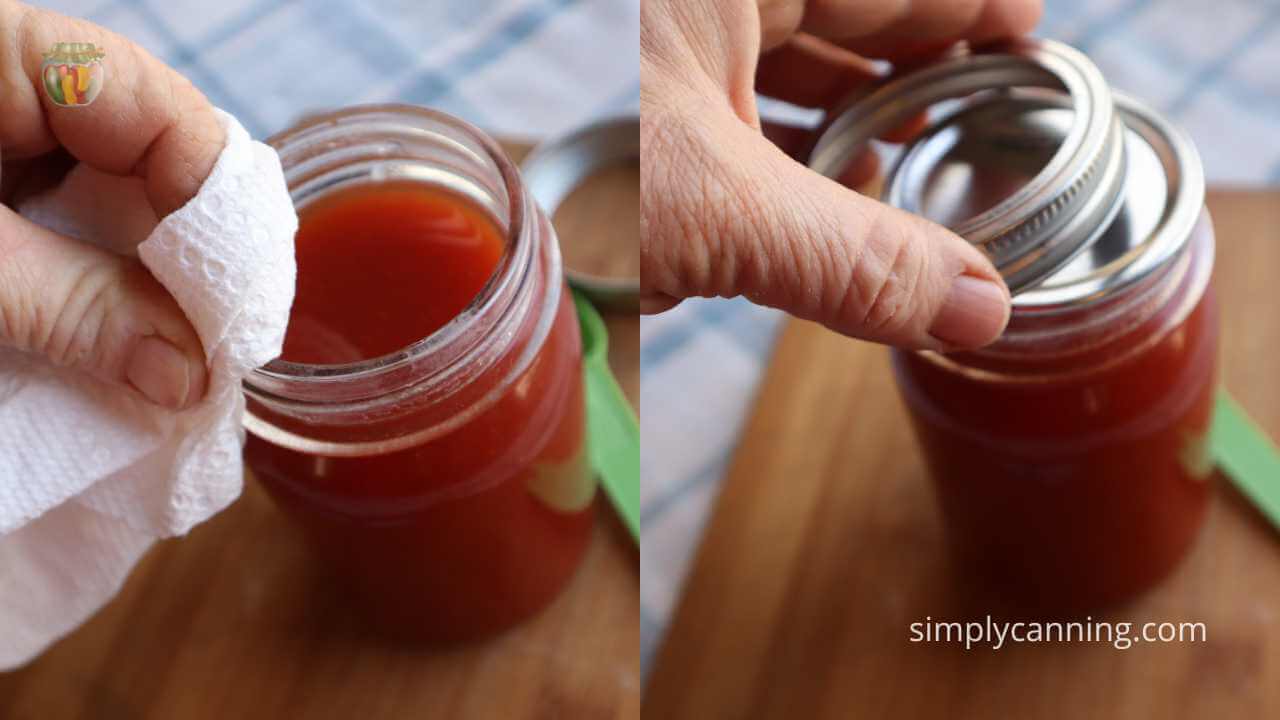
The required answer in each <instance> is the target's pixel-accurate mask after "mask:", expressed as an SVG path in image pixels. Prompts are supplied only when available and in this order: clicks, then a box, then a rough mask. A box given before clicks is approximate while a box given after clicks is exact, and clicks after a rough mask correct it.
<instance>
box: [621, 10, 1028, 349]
mask: <svg viewBox="0 0 1280 720" xmlns="http://www.w3.org/2000/svg"><path fill="white" fill-rule="evenodd" d="M1039 15H1040V4H1039V2H1038V0H962V1H960V2H952V1H950V0H930V1H929V2H910V3H906V2H875V1H874V0H807V1H806V0H759V2H758V4H757V2H755V1H754V0H645V2H644V3H643V4H642V6H641V24H640V27H641V29H640V63H641V78H642V82H641V155H642V163H641V187H642V192H641V196H642V200H641V203H642V204H641V230H640V237H641V244H640V254H641V277H642V292H643V297H642V300H641V303H642V310H643V311H644V312H657V311H661V310H663V309H666V308H669V307H671V306H672V305H674V304H675V303H677V302H679V300H680V299H681V298H684V297H688V296H695V295H700V296H725V297H732V296H735V295H744V296H746V297H747V298H749V299H751V300H753V301H755V302H758V303H760V304H763V305H769V306H772V307H778V308H782V309H783V310H786V311H788V312H790V313H792V314H794V315H796V316H798V317H801V318H805V319H810V320H816V321H818V322H821V323H822V324H824V325H826V326H827V327H830V328H832V329H833V330H836V331H838V332H842V333H845V334H847V335H851V336H854V337H860V338H864V339H868V340H874V341H877V342H884V343H889V344H892V345H898V346H902V347H909V348H930V349H957V348H970V347H978V346H982V345H985V344H987V343H989V342H991V341H993V340H995V339H996V338H997V337H998V336H999V335H1000V333H1001V332H1002V331H1003V330H1004V326H1005V324H1006V323H1007V322H1008V317H1009V307H1010V305H1009V293H1008V290H1007V288H1006V287H1005V285H1004V282H1003V281H1002V280H1001V279H1000V276H999V274H998V273H997V272H996V270H995V268H993V267H992V265H991V263H990V262H989V261H988V260H987V259H986V258H985V257H984V256H983V255H982V253H981V252H979V251H978V250H977V249H976V248H974V247H973V246H972V245H970V244H969V243H968V242H966V241H965V240H963V239H962V238H960V237H959V236H957V235H955V234H953V233H951V232H950V231H948V230H946V229H945V228H943V227H941V226H939V225H936V224H934V223H932V222H929V221H927V220H924V219H923V218H920V217H917V216H914V215H911V214H909V213H906V212H903V211H901V210H898V209H896V208H892V207H889V206H887V205H884V204H882V203H879V202H876V201H874V200H872V199H870V198H867V197H865V196H863V195H860V194H858V193H856V192H854V191H852V190H850V189H848V188H846V187H844V186H842V185H841V184H839V183H836V182H834V181H832V180H829V179H827V178H825V177H822V176H820V175H818V174H817V173H814V172H812V171H810V170H809V169H807V168H805V167H804V166H803V165H801V164H799V163H797V162H795V161H794V160H792V159H791V158H790V157H788V155H787V154H786V152H784V150H783V148H784V147H787V146H788V145H789V144H793V143H794V140H795V138H794V137H787V136H786V134H779V135H773V137H774V140H775V141H776V144H775V141H771V140H770V139H768V138H766V137H765V134H764V133H762V128H761V123H760V119H759V116H758V113H757V110H756V102H755V91H756V90H759V91H760V92H761V93H762V94H765V95H769V96H772V97H776V98H779V99H781V100H785V101H788V102H791V103H794V104H797V105H802V106H807V107H815V108H823V109H826V108H829V107H830V106H831V105H832V104H833V103H835V102H836V101H838V100H839V99H840V98H841V97H843V96H845V95H846V94H847V93H848V92H849V91H850V90H851V89H853V88H854V87H856V86H857V85H859V84H863V83H866V82H869V81H870V80H871V79H872V78H873V77H875V73H874V70H873V67H872V64H871V63H870V62H868V61H867V60H865V59H864V58H877V59H885V60H889V61H891V62H899V61H910V60H913V59H914V60H917V61H918V60H919V59H920V58H921V57H923V56H927V55H929V54H931V53H936V52H938V51H939V50H941V49H944V48H946V47H947V46H949V45H950V44H952V43H954V42H956V41H958V40H968V41H971V42H983V41H987V40H993V39H997V38H1001V37H1006V36H1014V35H1020V34H1023V33H1026V32H1028V31H1029V30H1030V29H1031V28H1032V27H1033V26H1034V25H1035V23H1036V21H1037V20H1038V19H1039ZM762 52H764V53H765V54H763V55H761V53H762ZM855 53H856V54H855ZM899 139H900V138H899ZM780 145H781V146H782V147H780ZM854 170H855V171H856V170H857V169H856V168H855V169H854ZM862 171H863V174H865V171H866V168H865V167H863V168H862Z"/></svg>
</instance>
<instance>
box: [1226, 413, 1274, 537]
mask: <svg viewBox="0 0 1280 720" xmlns="http://www.w3.org/2000/svg"><path fill="white" fill-rule="evenodd" d="M1209 442H1210V448H1211V451H1212V453H1213V459H1214V462H1216V463H1217V464H1218V468H1219V469H1221V470H1222V472H1223V473H1225V474H1226V476H1227V477H1229V478H1231V481H1232V482H1233V483H1234V484H1235V486H1236V487H1237V488H1239V489H1240V492H1242V493H1244V495H1245V497H1247V498H1249V499H1250V500H1251V501H1252V502H1253V504H1254V505H1255V506H1256V507H1257V508H1258V510H1260V511H1261V512H1262V514H1263V515H1265V516H1266V517H1267V519H1269V520H1270V521H1271V524H1273V525H1275V526H1276V527H1277V528H1280V451H1277V450H1276V447H1275V446H1274V445H1272V444H1271V441H1270V440H1269V439H1267V435H1266V433H1264V432H1263V431H1262V429H1261V428H1259V427H1258V426H1257V424H1255V423H1254V422H1253V421H1252V420H1250V419H1249V416H1248V415H1247V414H1245V411H1244V409H1243V408H1241V407H1240V405H1239V404H1238V403H1236V401H1235V400H1234V399H1232V397H1231V396H1230V395H1228V394H1227V391H1226V390H1219V391H1218V398H1217V405H1216V407H1215V408H1214V413H1213V429H1212V430H1211V431H1210V440H1209Z"/></svg>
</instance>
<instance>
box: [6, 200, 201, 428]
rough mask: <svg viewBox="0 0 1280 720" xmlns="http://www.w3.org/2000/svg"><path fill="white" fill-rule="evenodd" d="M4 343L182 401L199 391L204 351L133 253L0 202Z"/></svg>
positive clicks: (158, 397) (160, 398) (150, 395)
mask: <svg viewBox="0 0 1280 720" xmlns="http://www.w3.org/2000/svg"><path fill="white" fill-rule="evenodd" d="M0 345H8V346H13V347H16V348H18V349H20V350H24V351H27V352H31V353H36V354H39V355H42V356H44V357H46V358H48V359H49V360H51V361H53V362H54V363H55V364H58V365H63V366H69V367H75V368H77V369H81V370H84V371H86V372H89V373H91V374H93V375H96V376H98V377H100V378H103V379H105V380H108V381H111V382H116V383H120V384H122V385H128V386H131V387H133V388H134V389H135V390H137V391H138V392H139V393H141V394H142V396H144V397H145V398H147V399H148V400H150V401H151V402H154V403H156V404H158V405H161V406H164V407H168V408H173V409H181V408H185V407H188V406H189V405H191V404H192V403H194V402H196V401H198V400H200V399H201V398H202V397H203V396H204V392H205V386H206V383H207V374H206V370H205V366H204V351H203V350H202V348H201V345H200V340H199V338H198V337H197V336H196V333H195V331H194V330H193V329H192V328H191V325H190V324H189V323H188V322H187V320H186V318H185V317H184V316H183V314H182V311H181V310H180V309H179V308H178V305H177V303H176V302H174V300H173V298H172V297H170V295H169V294H168V293H167V292H166V291H165V290H164V288H163V287H161V285H160V284H159V283H158V282H156V280H155V278H153V277H152V276H151V275H150V274H149V273H148V272H147V271H146V269H145V268H143V267H142V265H141V264H139V263H138V262H137V261H136V260H132V259H127V258H123V257H121V256H118V255H115V254H112V253H110V252H107V251H105V250H101V249H99V248H96V247H92V246H90V245H88V244H85V243H81V242H77V241H74V240H71V239H69V238H66V237H63V236H61V235H58V234H56V233H53V232H51V231H49V230H46V229H44V228H43V227H41V226H39V225H36V224H34V223H32V222H29V221H27V220H26V219H24V218H22V217H21V216H19V215H17V214H16V213H14V212H13V211H11V210H10V209H8V208H7V207H4V206H3V205H0Z"/></svg>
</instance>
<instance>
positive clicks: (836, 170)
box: [808, 39, 1125, 293]
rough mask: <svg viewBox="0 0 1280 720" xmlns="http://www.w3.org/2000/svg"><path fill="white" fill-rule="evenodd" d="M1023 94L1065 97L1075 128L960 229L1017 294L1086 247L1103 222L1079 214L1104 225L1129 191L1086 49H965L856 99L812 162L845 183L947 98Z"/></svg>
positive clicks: (1049, 44)
mask: <svg viewBox="0 0 1280 720" xmlns="http://www.w3.org/2000/svg"><path fill="white" fill-rule="evenodd" d="M1016 87H1040V88H1048V89H1052V90H1060V91H1063V92H1065V93H1066V94H1067V96H1068V97H1069V98H1070V100H1071V104H1072V108H1073V110H1074V115H1073V120H1072V123H1071V128H1070V130H1069V131H1068V132H1067V134H1066V136H1065V138H1064V139H1063V142H1062V143H1061V145H1060V146H1059V148H1058V150H1057V151H1056V152H1055V153H1054V155H1053V157H1052V158H1051V159H1050V160H1049V162H1048V163H1047V164H1046V165H1045V167H1044V168H1043V169H1042V170H1041V171H1040V172H1039V173H1038V174H1037V175H1036V176H1035V177H1034V178H1032V179H1031V180H1030V181H1029V182H1027V183H1026V184H1025V185H1024V186H1023V187H1021V188H1019V189H1018V190H1016V191H1015V192H1013V193H1012V194H1011V195H1010V196H1009V197H1007V198H1005V199H1003V200H1002V201H1000V202H998V203H997V204H996V205H995V206H994V207H991V208H989V209H987V210H985V211H983V212H981V213H979V214H978V215H975V216H973V217H971V218H968V219H965V220H962V221H960V222H959V223H957V224H955V225H953V226H952V228H951V229H952V230H954V231H955V232H956V233H957V234H959V235H961V236H963V237H964V238H965V239H967V240H969V241H970V242H971V243H973V244H974V245H975V246H977V247H978V248H979V249H980V250H982V251H983V252H984V253H985V254H986V255H987V257H988V258H990V259H991V261H992V263H993V264H994V265H995V266H996V268H997V270H999V271H1000V273H1001V275H1002V276H1003V277H1004V278H1005V281H1006V283H1007V284H1008V285H1009V288H1010V290H1011V291H1013V292H1015V293H1016V292H1018V291H1020V290H1022V289H1024V288H1027V287H1030V286H1032V285H1034V284H1035V283H1037V282H1039V281H1040V280H1043V279H1044V278H1045V277H1047V276H1048V275H1049V274H1050V273H1052V272H1053V271H1054V270H1056V269H1057V268H1059V267H1061V266H1062V265H1064V264H1065V263H1066V262H1067V261H1069V260H1070V259H1071V258H1072V257H1073V256H1074V255H1075V254H1076V253H1077V252H1078V251H1080V250H1081V249H1083V248H1084V247H1085V245H1086V244H1087V243H1088V242H1089V241H1090V239H1091V238H1092V237H1093V234H1094V233H1092V229H1093V226H1095V225H1097V224H1098V223H1094V222H1083V221H1082V220H1083V219H1084V218H1082V217H1079V216H1080V215H1081V213H1085V214H1096V216H1097V218H1096V219H1097V220H1098V221H1099V222H1101V221H1102V220H1103V219H1105V217H1106V216H1108V215H1109V214H1111V213H1113V212H1114V209H1115V206H1116V204H1117V203H1118V202H1119V199H1120V195H1121V189H1122V187H1123V185H1124V174H1125V172H1124V162H1125V161H1124V140H1123V134H1122V128H1121V124H1120V122H1119V119H1118V118H1117V117H1116V113H1115V109H1114V106H1113V103H1112V98H1111V90H1110V87H1109V86H1108V85H1107V82H1106V79H1105V78H1104V77H1103V76H1102V73H1101V72H1100V71H1099V70H1098V69H1097V68H1096V67H1095V66H1094V65H1093V63H1091V62H1090V61H1089V60H1088V58H1086V57H1085V56H1084V55H1083V54H1082V53H1080V52H1079V51H1077V50H1075V49H1073V48H1071V47H1069V46H1067V45H1064V44H1062V43H1057V42H1053V41H1048V40H1034V39H1026V40H1015V41H1010V42H1006V43H1002V44H1000V45H996V46H991V47H987V48H983V49H981V50H978V51H971V52H960V53H957V54H954V55H952V56H950V57H948V58H946V59H943V60H941V61H939V62H937V63H935V64H932V65H928V66H925V67H923V68H920V69H918V70H915V71H912V72H910V73H908V74H906V75H903V76H900V77H897V78H894V79H892V80H890V81H889V82H888V83H886V84H884V85H881V86H878V87H874V88H871V89H868V90H864V91H862V92H859V93H855V94H854V95H853V96H851V97H850V98H849V99H848V100H846V101H845V103H844V104H843V105H842V109H841V110H839V111H837V112H836V113H834V114H833V116H832V119H831V120H830V121H829V122H828V123H827V124H826V125H825V127H824V128H822V130H821V131H820V132H819V135H818V139H817V141H816V143H815V144H814V146H813V150H812V151H811V153H810V155H809V160H808V165H809V167H810V168H811V169H813V170H815V171H817V172H819V173H821V174H823V175H825V176H827V177H831V178H835V177H838V176H839V174H840V173H841V172H842V171H843V170H844V169H845V168H846V167H847V166H848V165H849V163H850V162H851V161H852V160H853V159H854V157H855V156H856V154H857V153H858V152H860V151H861V149H862V148H863V147H865V146H866V144H867V143H869V142H870V141H871V140H873V139H875V138H876V137H879V136H880V135H882V134H884V133H885V132H887V131H889V130H892V129H893V128H895V127H897V126H898V125H900V124H902V123H903V122H905V121H906V120H908V119H909V118H911V117H913V116H914V115H916V114H918V113H919V112H921V111H923V110H926V109H928V108H929V107H931V106H933V105H935V104H937V103H940V102H942V101H945V100H950V99H954V98H959V97H967V96H971V95H973V94H975V93H979V92H982V91H984V90H1003V89H1009V88H1016ZM890 191H891V192H894V190H893V187H892V184H891V187H890ZM1098 194H1101V195H1102V198H1101V200H1100V199H1099V198H1098V197H1097V195H1098ZM886 200H887V201H888V202H889V203H890V204H895V205H900V204H901V203H902V202H903V198H901V197H897V198H895V197H892V196H890V197H886ZM895 200H897V201H898V202H895ZM908 209H910V208H909V207H908ZM1064 229H1070V230H1071V231H1069V232H1062V231H1063V230H1064Z"/></svg>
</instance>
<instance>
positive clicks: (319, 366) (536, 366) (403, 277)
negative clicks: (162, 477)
mask: <svg viewBox="0 0 1280 720" xmlns="http://www.w3.org/2000/svg"><path fill="white" fill-rule="evenodd" d="M270 143H271V144H272V145H273V146H274V147H275V148H276V149H277V150H278V151H279V153H280V157H281V162H282V164H283V166H284V170H285V175H286V178H287V180H288V183H289V188H290V192H291V194H292V196H293V200H294V203H295V205H296V207H297V209H298V213H299V229H298V234H297V239H296V254H297V261H298V284H297V296H296V299H295V301H294V305H293V309H292V311H291V316H290V320H289V326H288V330H287V332H286V338H285V343H284V352H283V354H282V356H281V357H280V358H279V359H277V360H275V361H273V362H271V363H270V364H268V365H266V366H265V367H263V368H261V369H259V370H257V371H255V372H254V373H253V375H252V376H251V377H250V378H249V379H248V380H247V382H246V384H245V394H246V397H247V419H246V427H247V429H248V431H249V432H248V439H247V442H246V445H245V460H246V463H247V464H248V466H249V467H250V469H251V470H252V471H253V474H254V475H255V476H256V477H257V479H258V481H259V482H261V483H262V485H263V486H264V487H265V488H266V490H267V491H268V493H269V494H270V495H271V497H272V498H273V499H274V500H275V501H276V503H277V504H278V505H279V507H280V508H281V509H282V510H283V511H284V512H285V513H286V514H288V515H289V516H291V517H292V518H293V519H294V520H296V521H297V523H298V524H299V525H300V526H301V528H302V529H303V530H304V531H305V534H306V535H307V536H308V538H309V539H310V541H311V544H312V545H313V546H314V548H315V549H316V550H317V552H318V553H319V556H320V557H321V558H322V559H323V560H324V561H325V563H326V564H327V565H328V566H330V567H331V568H332V569H333V570H334V571H335V572H336V574H337V575H338V576H339V578H340V579H341V581H342V584H343V585H344V586H346V587H347V588H348V589H349V590H350V591H351V593H352V596H353V597H354V598H355V600H356V601H357V602H358V603H359V604H360V605H362V606H363V607H364V608H365V609H366V610H367V612H368V614H369V616H370V617H371V619H372V620H373V621H374V622H375V624H376V625H378V626H381V627H382V628H384V629H385V630H386V631H387V632H389V633H392V634H394V635H396V636H400V637H408V638H424V639H438V640H456V639H465V638H470V637H475V636H478V635H483V634H487V633H491V632H495V631H497V630H500V629H502V628H505V627H508V626H510V625H512V624H514V623H516V622H518V621H519V620H521V619H522V618H525V617H527V616H529V615H531V614H532V613H534V612H535V611H537V610H538V609H539V608H541V607H543V606H545V605H546V604H547V603H548V602H550V601H551V599H552V598H554V597H555V596H556V594H557V593H558V592H559V591H560V590H561V588H563V587H564V585H565V583H566V582H567V581H568V580H569V578H570V576H571V575H572V573H573V571H574V569H575V568H576V567H577V566H578V564H579V561H580V560H581V558H582V555H583V550H584V548H585V546H586V544H587V541H588V538H589V536H590V532H591V528H592V520H593V515H592V501H593V499H594V496H595V478H594V476H593V475H592V474H591V472H590V471H589V469H588V466H587V459H586V452H585V418H584V399H583V384H582V372H581V346H580V339H579V335H578V324H577V317H576V315H575V313H574V308H573V303H572V299H571V297H570V295H569V292H568V290H567V288H566V286H565V283H564V279H563V277H562V274H561V265H560V254H559V250H558V247H557V243H556V235H555V232H554V231H553V229H552V227H551V224H550V223H549V222H548V219H547V218H546V217H545V216H544V214H543V213H542V211H541V210H539V208H538V207H537V205H536V204H535V203H534V202H533V200H532V199H531V197H530V195H529V193H528V192H527V191H526V189H525V187H524V186H523V185H522V183H521V179H520V175H519V173H518V171H517V170H516V168H515V166H514V165H513V164H512V162H511V161H510V160H509V159H508V158H507V157H506V156H505V155H504V154H503V152H502V150H501V149H500V148H499V147H498V146H497V145H496V144H495V143H494V142H493V140H491V139H490V138H488V137H487V136H485V135H484V134H483V133H481V132H480V131H479V130H477V129H475V128H473V127H471V126H469V125H467V124H465V123H463V122H461V121H459V120H457V119H454V118H451V117H449V116H447V115H444V114H441V113H436V112H432V111H429V110H425V109H421V108H416V107H408V106H398V105H381V106H367V107H356V108H351V109H346V110H340V111H337V112H333V113H330V114H326V115H322V116H317V117H312V118H310V119H308V120H307V121H305V122H303V123H301V124H300V125H298V126H296V127H294V128H292V129H289V130H287V131H285V132H283V133H281V134H279V135H277V136H275V137H274V138H272V139H271V140H270Z"/></svg>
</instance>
